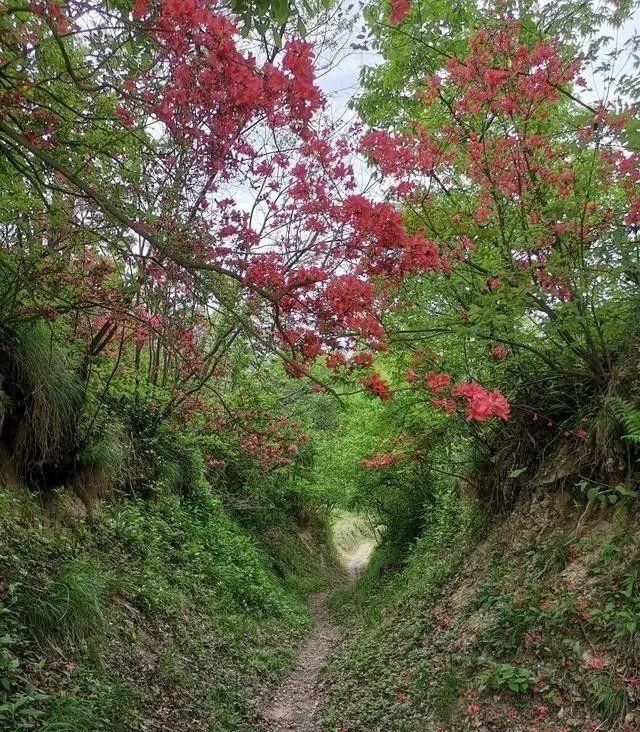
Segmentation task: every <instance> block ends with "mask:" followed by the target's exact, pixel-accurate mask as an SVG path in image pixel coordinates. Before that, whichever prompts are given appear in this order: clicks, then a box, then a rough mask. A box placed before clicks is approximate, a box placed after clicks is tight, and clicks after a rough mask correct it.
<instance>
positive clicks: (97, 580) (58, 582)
mask: <svg viewBox="0 0 640 732" xmlns="http://www.w3.org/2000/svg"><path fill="white" fill-rule="evenodd" d="M106 585H107V579H106V577H105V574H104V572H103V571H102V570H101V569H99V568H97V567H96V566H92V565H91V564H90V563H88V562H87V561H86V560H84V559H74V560H71V561H70V562H68V563H66V564H63V565H62V566H61V567H60V569H59V571H58V572H57V574H56V576H55V577H54V578H53V581H52V582H51V583H50V585H49V586H48V587H46V588H45V589H44V590H42V591H41V592H40V593H38V594H37V595H32V594H31V592H30V591H29V590H27V591H26V592H25V594H24V596H23V597H22V598H21V600H20V603H21V605H22V608H23V614H24V618H25V621H26V623H27V625H28V627H29V628H30V629H31V630H32V631H33V632H34V633H35V634H36V635H37V636H38V637H40V638H42V637H45V636H50V637H52V638H57V639H63V640H65V641H68V642H72V643H73V642H75V643H79V642H81V641H86V640H89V639H91V638H95V637H98V636H99V635H101V634H102V632H103V631H104V625H105V621H106V613H105V588H106Z"/></svg>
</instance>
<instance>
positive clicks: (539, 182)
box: [361, 6, 638, 424]
mask: <svg viewBox="0 0 640 732" xmlns="http://www.w3.org/2000/svg"><path fill="white" fill-rule="evenodd" d="M561 11H562V9H561V8H560V9H558V16H559V17H561V16H562V12H561ZM417 12H418V11H417V10H416V13H417ZM536 12H537V11H536V10H535V9H533V10H532V11H531V12H530V13H529V14H528V15H525V16H523V17H521V18H516V17H514V16H515V13H514V11H513V10H512V9H511V8H510V7H507V6H505V7H502V6H501V7H498V8H497V9H491V10H489V11H488V12H487V13H486V14H485V13H481V12H479V11H477V10H476V9H475V8H473V9H468V10H467V14H466V21H465V23H464V24H460V26H458V28H459V29H460V30H459V34H455V35H453V36H451V37H449V38H448V39H446V40H445V41H443V43H442V44H439V43H437V42H436V41H435V40H434V41H433V43H431V42H430V40H431V39H430V38H429V39H427V40H426V41H425V42H424V43H421V42H420V41H418V40H416V41H406V40H405V41H404V42H403V41H398V43H397V44H396V46H394V49H396V48H399V49H400V51H398V52H396V51H395V50H394V51H393V52H392V51H391V46H390V45H389V44H390V43H391V40H390V39H392V38H394V37H396V35H397V36H399V37H400V38H402V37H403V34H408V35H409V36H410V35H411V32H412V29H413V28H414V27H415V25H419V24H420V23H422V24H424V23H425V16H424V11H423V9H421V13H422V14H421V15H420V18H419V19H418V17H417V15H416V19H415V21H412V15H411V13H410V14H409V15H408V16H406V17H405V16H403V20H402V22H401V23H400V25H398V26H394V25H393V22H394V21H397V20H398V19H396V18H391V23H392V25H391V26H388V25H383V26H378V28H379V30H378V31H376V32H377V34H378V35H377V38H378V42H379V45H380V47H381V48H382V49H383V50H387V51H388V53H389V61H388V62H387V63H386V64H385V65H383V66H382V67H381V68H380V69H377V70H375V71H372V72H371V73H370V74H366V75H365V79H368V82H369V83H368V92H367V93H366V94H365V95H364V97H363V99H362V100H361V108H362V109H363V110H364V111H365V112H366V113H367V114H368V116H369V117H370V118H372V119H373V120H375V119H376V117H377V118H378V119H379V120H380V121H385V122H390V121H391V120H392V119H393V118H394V116H395V119H393V121H394V125H395V129H394V130H389V129H388V128H384V127H382V128H379V129H377V130H374V131H371V132H369V133H368V134H367V135H366V136H365V138H364V148H365V150H366V151H367V152H368V154H369V156H370V158H371V160H372V161H374V162H375V163H376V164H377V166H378V167H379V169H380V171H381V174H382V175H383V176H384V178H385V179H386V181H387V182H388V188H387V190H388V191H389V197H390V200H398V201H401V202H402V205H403V206H404V207H405V211H406V215H407V218H408V220H409V221H410V222H411V223H410V227H411V230H412V231H416V232H421V233H422V234H423V236H424V237H425V239H426V240H427V241H430V242H431V243H432V245H433V247H434V249H436V250H437V251H438V252H439V254H440V267H439V271H438V274H437V276H436V277H435V278H434V277H433V276H432V277H430V278H429V279H427V280H425V279H423V278H419V279H417V280H414V281H412V282H411V283H408V284H407V283H405V286H404V288H403V289H402V290H400V291H399V293H398V299H399V300H401V301H403V302H405V303H407V306H406V307H405V309H404V311H400V312H399V313H398V315H396V316H394V318H393V322H392V323H389V326H390V329H391V330H393V331H394V333H395V337H396V338H397V339H398V340H401V341H403V342H405V343H411V344H412V346H413V347H414V348H418V344H420V343H423V344H424V343H428V344H429V347H428V348H427V349H426V351H423V353H422V356H421V358H422V361H423V363H422V365H421V368H414V367H411V368H410V369H409V372H408V374H407V378H408V381H409V382H410V384H411V385H412V387H413V388H416V386H418V385H421V388H426V389H428V390H429V391H430V392H431V393H432V394H433V403H434V404H435V405H436V406H439V407H442V408H444V409H445V410H453V409H455V408H456V400H459V399H463V400H466V402H467V404H468V410H467V413H468V414H469V416H472V418H474V419H478V418H479V419H482V418H483V416H486V415H488V414H497V415H499V416H504V415H505V412H504V411H503V410H504V409H505V406H504V405H502V403H501V400H500V397H499V396H498V395H496V397H495V398H493V397H491V396H489V395H488V393H487V392H485V393H483V394H481V393H480V392H479V391H478V387H477V385H472V384H464V385H462V386H456V387H454V388H452V389H450V388H449V383H448V379H449V377H448V376H447V375H446V374H445V375H444V376H443V377H439V375H438V371H441V370H445V371H449V372H453V371H461V372H462V373H465V374H466V375H467V376H468V377H471V378H476V379H478V378H480V379H487V378H493V380H494V383H496V381H497V382H498V383H500V382H502V384H503V386H504V387H505V388H507V389H509V390H510V391H511V392H512V393H516V394H519V396H521V397H524V395H525V391H526V388H527V385H528V384H529V382H532V381H534V380H535V382H536V383H540V380H541V381H542V382H545V380H550V382H549V381H547V383H554V382H555V383H556V384H558V383H561V382H563V381H565V382H566V381H567V380H572V381H573V382H574V384H575V385H576V386H575V387H574V388H572V389H570V390H567V391H566V392H565V393H564V394H563V393H562V392H563V390H562V389H559V390H556V391H559V392H560V399H561V400H562V401H563V404H561V405H558V404H557V403H555V404H553V402H552V400H551V399H549V403H548V404H547V405H544V404H540V405H538V408H541V409H542V410H543V411H544V410H547V412H548V413H549V414H552V413H554V412H555V415H556V416H557V415H559V414H562V410H563V409H564V410H565V412H564V414H565V416H568V415H570V414H571V412H572V410H573V411H575V410H576V408H577V405H578V404H581V403H584V398H585V397H586V395H587V394H594V393H602V392H606V391H607V389H608V388H609V386H610V380H611V378H612V375H613V374H614V373H615V369H616V364H618V363H619V360H620V358H621V357H623V356H624V354H625V353H627V352H628V351H629V349H630V348H631V347H632V346H633V343H634V342H635V341H634V336H633V333H634V326H635V325H636V315H637V302H638V277H637V271H638V270H637V268H638V259H637V257H638V247H637V221H636V206H637V204H636V201H637V198H638V189H637V179H636V175H635V171H636V170H637V154H636V153H635V151H634V150H633V144H632V139H631V138H630V137H629V130H630V129H632V128H631V127H630V124H629V120H630V117H629V113H628V112H625V110H624V108H623V101H624V100H623V99H621V98H620V99H615V100H614V99H613V98H611V99H609V100H608V101H602V102H599V101H593V93H592V92H588V90H587V91H585V87H586V81H585V80H584V78H583V76H582V74H586V72H587V65H588V54H587V57H586V58H585V59H584V60H582V61H581V60H580V59H579V58H577V56H576V51H575V46H573V47H572V45H571V41H572V40H574V39H575V37H576V36H575V33H574V32H573V31H575V28H572V26H571V24H567V26H566V27H565V28H564V29H563V33H558V34H556V35H553V34H550V33H549V32H548V30H547V32H546V34H545V33H543V32H542V30H541V29H542V28H543V25H544V23H545V22H546V21H548V20H549V19H548V17H545V11H542V12H539V13H538V14H537V15H536ZM585 12H586V11H585ZM434 17H435V15H434ZM438 17H439V16H438ZM445 17H446V14H445ZM440 20H441V18H440ZM465 25H466V26H467V28H468V33H467V35H466V37H465V36H464V32H465ZM549 25H550V24H549V23H547V29H548V28H549ZM551 25H553V24H551ZM555 25H556V27H557V26H558V25H559V23H558V22H557V19H556V23H555ZM373 27H374V28H375V26H373ZM426 27H427V28H429V27H430V26H429V25H428V23H427V26H426ZM479 27H480V29H478V28H479ZM563 36H564V37H563ZM409 48H413V49H414V52H415V53H416V54H418V55H419V56H420V58H421V61H424V63H423V64H420V65H419V68H427V69H429V72H428V73H426V74H424V73H422V75H420V72H418V71H417V70H416V69H417V68H418V67H414V66H413V65H409V66H408V67H407V68H406V69H405V71H404V72H403V73H404V75H405V78H404V83H405V84H406V85H407V86H408V87H409V88H410V89H411V88H413V94H410V95H406V94H405V95H404V96H403V98H402V100H401V101H400V103H399V104H398V105H397V107H396V108H395V111H394V110H392V108H391V107H390V106H386V105H385V91H384V90H382V91H381V90H380V89H379V87H376V86H375V84H377V83H380V82H381V80H382V79H383V78H384V75H385V74H387V75H390V74H392V73H394V74H396V82H397V83H398V82H399V80H398V78H397V75H398V74H399V68H398V64H399V60H398V54H399V55H400V56H401V57H402V58H405V56H406V54H408V53H409V52H410V51H409V50H408V49H409ZM618 55H619V54H617V55H615V54H614V57H615V58H617V57H618ZM609 71H611V69H609ZM389 78H390V77H389V76H387V80H388V79H389ZM581 97H583V98H581ZM397 98H398V97H395V96H394V99H397ZM585 100H586V101H585ZM376 103H378V104H377V106H376ZM374 106H375V109H374ZM376 109H377V110H378V111H377V112H376V111H375V110H376ZM382 114H384V115H386V116H385V117H383V116H382ZM634 179H635V180H634ZM409 302H416V303H418V304H419V310H418V309H415V310H411V308H410V306H408V303H409ZM427 303H428V304H427ZM425 304H427V305H426V307H425ZM408 313H410V314H408ZM422 313H428V317H427V318H426V319H425V318H424V317H423V316H422ZM623 323H626V325H624V326H622V329H621V325H622V324H623ZM463 344H464V345H463ZM461 345H462V348H463V351H461ZM425 357H426V361H425ZM421 369H422V370H421ZM523 389H524V390H525V391H523ZM525 398H526V397H525ZM554 400H555V398H554ZM554 400H553V401H554ZM580 400H583V401H582V402H581V401H580ZM492 402H493V404H492ZM523 409H524V410H525V411H526V412H528V414H529V417H530V418H534V417H535V415H536V414H537V411H536V409H533V408H531V407H527V406H523ZM556 416H554V417H553V418H552V419H551V422H552V423H553V424H555V421H556ZM538 418H540V419H542V417H541V416H540V415H538Z"/></svg>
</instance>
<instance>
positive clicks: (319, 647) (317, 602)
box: [260, 592, 340, 732]
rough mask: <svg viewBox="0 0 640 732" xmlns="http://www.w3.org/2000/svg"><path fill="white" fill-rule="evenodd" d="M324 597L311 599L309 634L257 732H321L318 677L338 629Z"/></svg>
mask: <svg viewBox="0 0 640 732" xmlns="http://www.w3.org/2000/svg"><path fill="white" fill-rule="evenodd" d="M328 595H329V593H328V592H321V593H319V594H317V595H313V597H312V598H311V602H310V610H311V614H312V616H313V619H314V626H313V630H312V631H311V633H310V634H309V636H308V637H307V639H306V641H305V643H304V645H303V646H302V647H301V648H300V650H299V651H298V657H297V660H296V667H295V669H294V670H293V671H292V673H291V675H290V676H289V677H288V678H286V679H284V681H283V682H282V683H281V684H280V686H279V687H278V689H277V690H276V693H275V695H274V696H273V697H272V698H271V701H270V702H269V703H268V705H267V707H266V708H265V709H264V711H263V712H262V721H261V726H260V729H262V730H265V732H267V730H268V731H269V732H290V731H291V732H293V731H295V732H321V730H322V708H323V706H324V704H323V701H324V692H323V689H322V686H321V685H320V682H319V678H318V677H319V674H320V669H321V668H322V666H323V664H324V662H325V660H326V658H327V656H328V654H329V651H330V650H331V648H332V647H333V646H334V645H335V643H336V642H337V641H338V640H339V638H340V629H339V628H338V626H337V625H336V624H335V623H334V622H332V620H331V618H330V617H329V614H328V612H327V597H328Z"/></svg>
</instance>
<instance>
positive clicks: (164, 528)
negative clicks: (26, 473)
mask: <svg viewBox="0 0 640 732" xmlns="http://www.w3.org/2000/svg"><path fill="white" fill-rule="evenodd" d="M320 528H321V527H320V525H318V524H315V523H311V524H310V526H309V530H308V533H307V536H306V540H305V542H303V541H301V540H300V538H299V537H298V533H297V532H298V527H297V526H296V525H295V523H294V522H293V521H291V522H290V523H286V522H283V523H281V524H278V525H277V526H274V527H273V529H274V531H275V534H274V536H273V537H272V538H273V542H274V545H280V544H282V546H283V551H284V552H286V562H285V557H283V556H281V557H278V556H277V554H273V555H272V554H270V542H269V541H267V540H266V539H265V537H264V536H263V537H256V536H252V535H250V534H249V533H248V532H247V530H246V529H243V528H242V527H240V526H239V525H238V524H237V523H235V522H234V521H233V520H231V519H230V518H229V516H228V515H227V514H226V513H225V510H224V508H223V506H222V505H221V503H220V501H219V499H218V498H216V497H215V496H214V495H213V493H212V491H211V489H210V488H209V487H208V486H206V485H205V484H204V483H203V481H202V478H200V480H199V483H198V484H197V486H196V487H195V488H194V490H193V491H191V493H190V494H189V495H188V496H178V495H176V494H175V493H169V492H159V493H158V495H157V498H156V499H155V501H154V502H152V503H149V502H146V501H143V500H138V501H132V500H125V501H120V502H116V503H114V504H113V505H105V506H104V507H103V509H102V511H101V512H100V513H98V514H97V515H96V518H95V521H94V522H93V524H92V525H91V526H88V525H87V524H86V523H84V522H83V521H70V520H67V521H64V522H63V523H62V524H60V523H57V524H56V523H53V522H52V521H50V520H49V518H48V517H47V516H46V514H43V513H42V511H41V509H40V508H39V507H38V506H37V505H35V503H34V502H33V501H32V500H31V499H30V498H29V497H28V495H27V494H26V493H25V494H19V495H12V494H9V493H7V492H5V491H0V578H1V580H2V585H1V586H2V587H3V588H5V587H6V588H8V593H9V594H8V597H7V600H6V602H5V603H4V605H3V607H2V609H1V610H0V720H1V721H0V726H2V727H3V729H4V727H5V726H6V725H7V724H8V725H9V727H8V728H9V729H15V730H16V732H18V730H23V729H24V730H27V729H32V728H37V729H42V730H48V731H49V732H70V731H71V730H73V732H116V731H117V732H126V730H130V729H132V728H133V727H135V726H136V725H137V724H138V723H139V720H140V719H145V720H147V721H148V722H149V721H150V720H153V723H154V724H157V725H159V726H162V725H166V724H169V721H168V718H166V717H165V716H164V715H166V714H167V713H168V712H167V710H166V705H165V704H164V701H165V700H166V698H172V699H175V701H173V702H172V707H171V709H172V711H170V712H169V713H170V714H174V715H175V716H174V717H173V718H172V719H173V720H174V722H176V723H177V721H178V720H188V721H189V724H197V725H201V726H202V728H203V729H204V728H205V727H207V726H212V727H213V728H217V729H218V730H220V732H225V731H227V730H228V731H229V732H231V731H232V730H233V731H234V732H249V731H250V730H251V729H253V727H252V724H253V718H254V708H253V706H252V704H253V699H254V698H255V696H257V695H258V694H259V693H261V690H262V688H263V687H264V686H265V685H266V684H268V683H271V682H273V681H274V679H275V678H276V676H277V675H278V674H279V673H281V672H282V669H283V668H284V666H285V665H286V664H287V663H289V662H290V660H291V649H292V647H293V645H294V642H295V640H296V638H297V637H298V635H299V634H300V633H301V632H302V631H303V630H304V629H305V628H306V627H307V625H308V614H307V610H306V607H305V603H306V597H307V592H308V591H309V590H310V589H312V588H315V589H317V588H320V587H321V586H322V585H323V583H325V582H326V579H327V577H328V576H329V573H330V572H331V571H332V569H333V566H334V565H333V563H332V560H331V558H330V554H329V547H328V545H327V544H326V538H325V537H324V536H323V534H322V533H318V534H317V535H318V544H317V545H316V544H315V543H314V541H315V540H314V537H315V536H316V531H319V529H320ZM276 534H277V535H276ZM261 543H262V546H260V544H261ZM316 547H318V548H319V552H320V555H321V556H318V555H317V554H315V551H316ZM52 648H55V649H58V650H57V651H55V654H54V657H53V660H52V659H51V658H50V657H49V653H50V652H51V649H52ZM155 649H158V653H157V658H156V650H155ZM60 654H61V655H60ZM156 662H157V668H156ZM194 720H195V721H194ZM5 723H6V724H5ZM180 723H182V722H180ZM3 725H4V726H3ZM215 725H218V726H217V727H215Z"/></svg>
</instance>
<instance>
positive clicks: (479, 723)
mask: <svg viewBox="0 0 640 732" xmlns="http://www.w3.org/2000/svg"><path fill="white" fill-rule="evenodd" d="M596 506H599V508H596ZM458 508H459V507H458ZM632 508H633V504H632V503H631V502H629V503H627V502H625V500H622V502H621V504H618V508H617V509H616V510H615V511H614V510H612V509H610V508H603V507H602V504H601V503H600V502H599V501H594V502H592V503H590V504H589V505H588V507H587V508H586V510H585V506H584V504H581V505H577V504H574V503H572V502H571V501H569V499H568V498H567V497H566V496H565V497H563V496H562V495H561V494H558V495H556V496H546V497H544V498H543V499H539V500H534V501H533V502H531V501H523V502H521V503H520V504H519V505H518V506H517V507H516V509H515V510H514V511H513V513H511V515H509V516H508V517H507V518H505V519H503V520H501V521H498V522H496V523H493V524H492V525H490V526H488V527H485V528H483V529H479V524H478V521H477V518H474V515H473V512H472V511H471V512H468V513H467V515H466V517H462V518H461V517H460V516H459V513H458V509H456V507H455V506H454V505H451V507H450V509H449V510H442V511H441V512H440V513H439V515H437V516H434V517H432V520H431V523H430V526H429V527H428V528H427V530H426V532H425V534H424V536H423V537H422V538H421V539H420V540H419V541H418V542H417V543H416V545H415V547H414V549H413V551H412V553H411V556H410V557H409V559H408V561H407V563H406V566H405V567H404V569H403V570H402V571H401V572H399V573H397V574H395V575H393V576H392V577H391V578H390V579H387V580H386V585H385V587H384V590H383V591H382V592H380V591H379V588H378V589H377V588H376V584H377V582H378V581H379V579H380V576H382V577H383V578H384V574H383V573H382V574H381V571H380V568H379V562H378V568H376V559H375V558H374V562H373V564H372V566H371V567H370V569H369V571H368V573H367V574H366V575H365V576H364V577H363V579H362V580H361V582H360V585H359V586H358V587H356V589H355V591H354V592H353V593H352V595H351V597H350V598H348V604H347V611H346V613H345V614H347V613H348V614H352V613H353V612H354V611H357V615H358V618H357V621H355V622H353V623H352V627H351V632H350V634H349V637H348V639H347V640H346V641H345V643H344V644H343V646H342V647H341V649H340V650H339V651H338V653H337V654H336V657H335V658H334V659H333V661H332V663H331V665H330V667H329V674H328V681H329V683H330V684H331V699H332V700H331V708H330V710H329V713H328V722H327V729H328V730H331V731H332V732H338V731H339V732H383V731H384V732H413V731H415V732H418V730H419V731H420V732H431V731H433V732H462V731H463V730H504V731H506V730H509V731H510V732H536V731H537V732H569V730H580V731H581V732H585V731H587V730H592V731H594V732H595V730H602V731H603V732H604V731H614V730H615V731H618V732H632V731H633V730H637V729H639V728H640V685H639V684H640V681H639V673H638V672H639V670H640V663H639V662H640V541H639V540H640V529H639V522H638V518H637V515H635V516H634V515H633V511H632ZM456 516H457V517H458V518H457V519H456Z"/></svg>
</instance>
